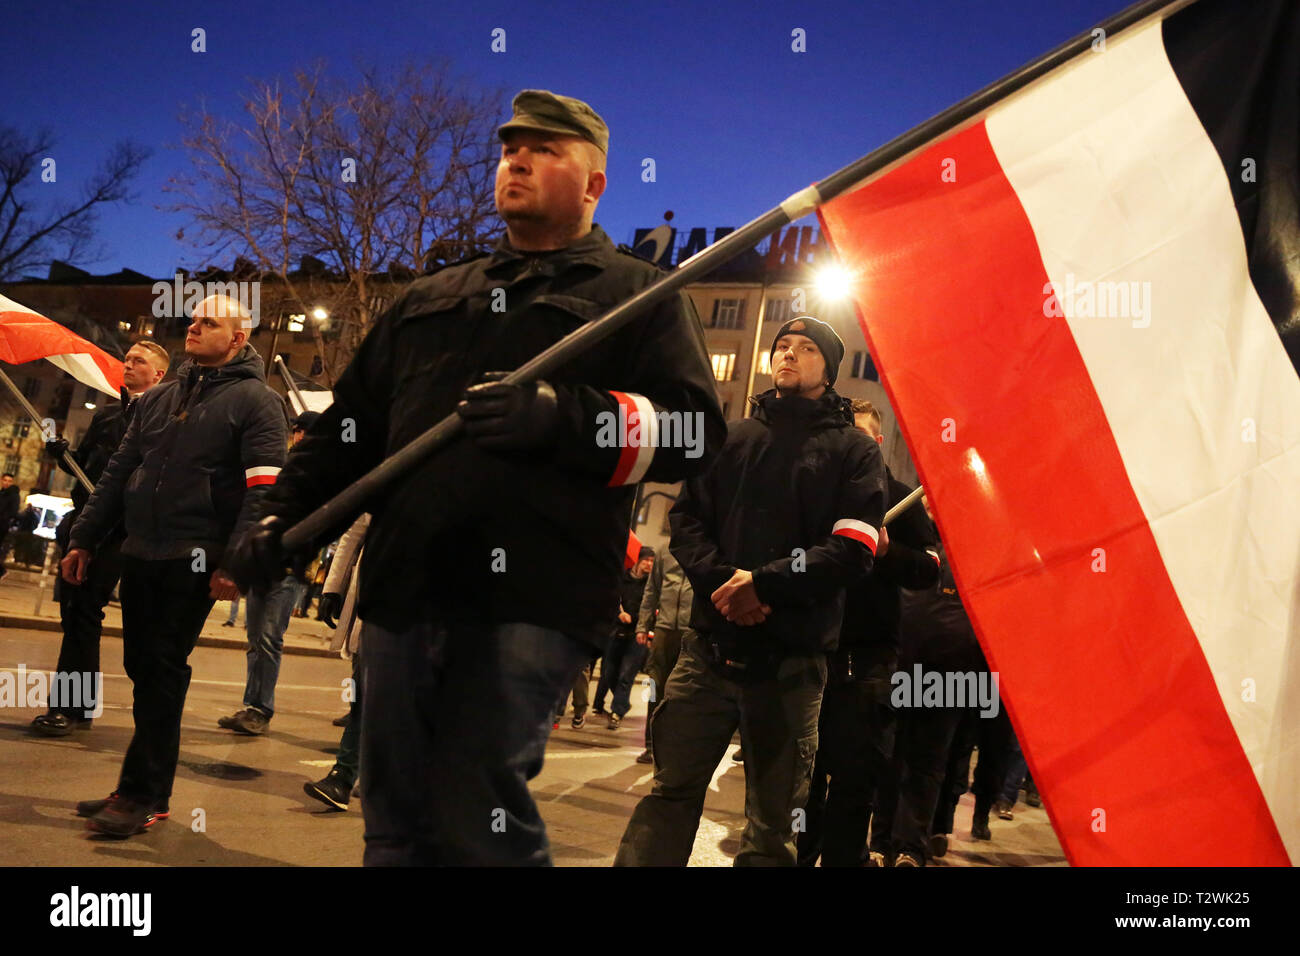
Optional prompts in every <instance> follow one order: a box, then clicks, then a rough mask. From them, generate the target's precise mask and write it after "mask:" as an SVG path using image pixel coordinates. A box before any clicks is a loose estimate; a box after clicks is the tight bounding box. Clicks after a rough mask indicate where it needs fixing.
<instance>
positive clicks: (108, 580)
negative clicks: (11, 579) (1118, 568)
mask: <svg viewBox="0 0 1300 956" xmlns="http://www.w3.org/2000/svg"><path fill="white" fill-rule="evenodd" d="M120 544H121V542H120V541H117V540H116V539H113V540H112V542H111V543H110V544H106V545H105V546H104V547H102V548H100V549H99V550H98V551H96V552H95V557H94V560H92V561H91V562H90V567H89V568H88V569H87V571H86V580H85V581H83V582H82V583H81V584H69V583H68V582H67V581H63V580H60V581H59V582H58V585H59V618H60V620H61V621H62V624H63V641H62V643H60V645H59V663H58V665H57V667H56V669H57V671H58V673H60V674H95V673H98V672H99V641H100V638H101V637H102V636H103V633H104V607H105V605H107V604H108V601H109V599H110V598H111V597H112V596H113V588H115V587H116V586H117V579H118V578H119V577H120V576H121V573H122V556H121V554H120V552H119V550H118V549H119V547H120ZM94 685H95V681H93V680H92V681H90V682H89V684H88V685H87V684H83V686H89V687H92V688H93V687H94ZM91 693H92V694H93V693H94V691H93V690H92V691H91ZM99 703H100V702H99V701H98V700H93V699H92V700H88V701H83V704H84V705H85V706H84V707H77V708H67V707H59V708H53V707H52V708H50V712H51V713H62V714H63V715H64V716H65V717H68V718H69V719H73V720H81V719H83V717H84V715H85V714H86V712H88V711H94V710H98V709H99Z"/></svg>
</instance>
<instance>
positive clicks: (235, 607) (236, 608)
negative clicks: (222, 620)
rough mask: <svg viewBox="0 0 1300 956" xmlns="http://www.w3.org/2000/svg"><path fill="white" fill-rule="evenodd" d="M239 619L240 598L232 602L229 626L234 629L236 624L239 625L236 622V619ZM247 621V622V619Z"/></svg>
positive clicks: (227, 621) (227, 619)
mask: <svg viewBox="0 0 1300 956" xmlns="http://www.w3.org/2000/svg"><path fill="white" fill-rule="evenodd" d="M238 617H239V598H235V599H234V600H233V601H231V602H230V617H228V618H226V623H227V624H229V625H230V626H231V627H234V626H235V625H236V624H238V623H239V621H238V620H236V618H238ZM245 619H246V620H247V618H245Z"/></svg>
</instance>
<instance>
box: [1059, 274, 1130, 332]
mask: <svg viewBox="0 0 1300 956" xmlns="http://www.w3.org/2000/svg"><path fill="white" fill-rule="evenodd" d="M1043 295H1044V296H1046V298H1045V299H1044V300H1043V315H1045V316H1047V317H1048V318H1049V319H1050V318H1058V319H1059V318H1062V317H1067V316H1068V317H1069V318H1071V319H1094V318H1095V319H1132V320H1133V328H1135V329H1145V328H1147V327H1148V326H1149V325H1150V324H1151V283H1150V282H1110V281H1106V280H1101V281H1097V282H1094V281H1091V280H1087V279H1085V280H1083V281H1079V282H1076V281H1075V278H1074V273H1073V272H1067V273H1066V274H1065V285H1064V286H1063V287H1058V286H1057V285H1056V283H1055V282H1050V281H1049V282H1047V283H1046V284H1045V285H1044V286H1043Z"/></svg>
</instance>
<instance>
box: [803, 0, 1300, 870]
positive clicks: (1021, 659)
mask: <svg viewBox="0 0 1300 956" xmlns="http://www.w3.org/2000/svg"><path fill="white" fill-rule="evenodd" d="M1101 47H1102V45H1101V44H1100V43H1099V44H1098V45H1097V47H1096V48H1095V49H1094V50H1092V51H1089V52H1085V53H1083V54H1082V55H1080V56H1078V57H1076V58H1074V59H1073V60H1070V61H1068V62H1067V63H1066V64H1065V65H1064V66H1062V67H1059V68H1057V69H1056V70H1054V71H1053V72H1051V73H1049V74H1047V75H1046V76H1045V77H1044V78H1042V79H1040V80H1038V81H1036V82H1035V83H1033V84H1032V85H1030V86H1028V87H1026V88H1025V89H1024V90H1022V91H1020V92H1018V93H1016V94H1013V95H1012V96H1011V97H1009V98H1007V99H1004V100H1002V101H1000V102H998V103H997V104H996V105H995V106H993V107H991V108H990V109H989V110H987V111H986V112H985V113H984V114H983V115H982V116H981V117H979V118H978V119H977V121H975V122H973V123H972V124H971V125H968V126H966V127H964V128H962V129H960V130H959V131H958V132H956V133H954V134H952V135H950V136H948V137H947V138H945V139H942V140H940V141H937V142H934V143H932V144H931V145H929V146H928V147H926V148H924V149H922V150H919V151H917V152H916V153H914V154H912V155H911V157H910V158H908V159H907V160H906V161H905V162H903V163H902V164H900V165H896V166H894V167H893V168H892V169H888V170H886V171H885V172H883V173H882V174H880V175H878V176H877V177H875V178H874V179H870V180H868V181H867V182H866V183H865V184H864V185H863V186H861V187H860V188H857V189H855V190H854V191H853V192H850V193H847V194H845V195H843V196H841V197H840V198H838V199H836V200H834V201H832V202H830V203H828V204H827V205H826V206H824V207H823V208H822V209H821V212H820V215H821V218H822V223H823V226H824V229H825V231H826V233H827V234H828V236H829V238H830V240H831V242H832V244H833V245H834V247H835V249H836V250H837V252H838V255H839V257H840V260H841V262H842V263H843V264H844V265H845V266H847V267H848V269H849V270H850V271H851V272H852V273H854V283H855V296H856V300H857V304H858V307H859V310H860V316H861V319H862V322H863V326H864V331H865V333H866V336H867V339H868V342H869V346H870V348H871V351H872V353H873V356H874V358H875V361H876V365H877V367H878V368H879V369H880V371H881V374H882V380H883V383H884V385H885V387H886V388H887V389H888V391H889V395H890V398H891V400H892V402H893V405H894V408H895V409H896V411H897V413H898V416H899V419H900V422H901V424H902V427H903V430H904V432H905V434H906V437H907V441H908V444H909V446H910V448H911V449H912V451H913V453H914V455H915V458H916V464H917V468H918V471H919V472H920V474H921V476H922V480H923V482H924V484H925V486H926V488H927V489H928V492H929V495H930V496H931V500H932V502H933V504H934V507H935V510H936V513H937V518H938V523H939V527H940V531H941V534H942V536H943V538H944V540H945V542H946V545H947V549H948V553H949V555H950V556H951V560H952V562H953V567H954V571H955V573H956V577H957V581H958V585H959V588H960V591H961V594H962V597H963V600H964V601H965V603H966V606H967V608H968V609H969V611H970V614H971V618H972V620H973V622H974V625H975V628H976V631H977V633H978V634H979V637H980V640H981V643H982V644H983V646H984V648H985V651H986V654H987V656H988V659H989V662H990V666H991V667H992V668H993V669H994V670H996V671H998V672H1000V674H1001V685H1002V689H1003V692H1004V695H1005V700H1006V704H1007V706H1008V710H1009V711H1010V714H1011V717H1012V719H1013V722H1014V724H1015V726H1016V729H1017V731H1018V733H1019V734H1020V738H1021V742H1022V744H1023V746H1024V750H1025V753H1026V756H1027V758H1028V760H1029V764H1030V767H1031V769H1032V771H1033V774H1034V779H1035V781H1036V782H1037V784H1038V786H1039V787H1040V788H1041V789H1042V791H1043V794H1044V798H1045V803H1046V806H1047V809H1048V812H1049V813H1050V815H1051V819H1052V823H1053V825H1054V827H1055V829H1056V832H1057V834H1058V835H1059V837H1060V839H1061V842H1062V844H1063V846H1064V849H1065V852H1066V854H1067V856H1068V858H1069V860H1070V862H1071V863H1074V864H1112V865H1127V864H1160V865H1192V864H1203V865H1226V864H1256V865H1259V864H1278V865H1285V864H1287V863H1288V862H1290V861H1297V860H1300V375H1298V374H1297V366H1298V363H1300V144H1298V140H1297V135H1298V134H1297V130H1300V4H1296V3H1294V2H1292V0H1252V2H1249V3H1243V2H1236V0H1201V2H1199V3H1194V4H1191V5H1188V4H1186V3H1175V4H1172V5H1171V6H1169V7H1166V8H1164V10H1163V11H1162V12H1161V13H1159V14H1157V15H1155V16H1153V17H1152V18H1148V19H1147V20H1145V21H1142V22H1140V23H1138V24H1136V25H1134V26H1133V27H1130V28H1128V29H1127V30H1125V31H1123V32H1121V33H1119V34H1117V35H1115V36H1111V37H1106V38H1105V39H1104V49H1103V48H1101Z"/></svg>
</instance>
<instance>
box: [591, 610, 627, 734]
mask: <svg viewBox="0 0 1300 956" xmlns="http://www.w3.org/2000/svg"><path fill="white" fill-rule="evenodd" d="M635 644H636V639H635V638H634V637H628V636H626V635H624V634H621V633H619V632H617V631H616V632H615V633H614V634H613V636H611V637H610V639H609V643H608V644H606V645H605V654H604V656H603V657H601V660H600V680H598V681H596V704H595V707H596V710H598V711H601V710H604V709H605V695H606V694H613V693H614V691H616V690H617V689H618V681H619V677H620V676H621V675H622V673H623V658H624V656H625V655H626V654H627V653H628V648H629V647H630V646H633V645H635ZM634 676H635V675H634ZM610 709H611V710H613V709H614V705H613V704H612V703H611V704H610ZM619 716H622V715H621V714H620V715H619Z"/></svg>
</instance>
